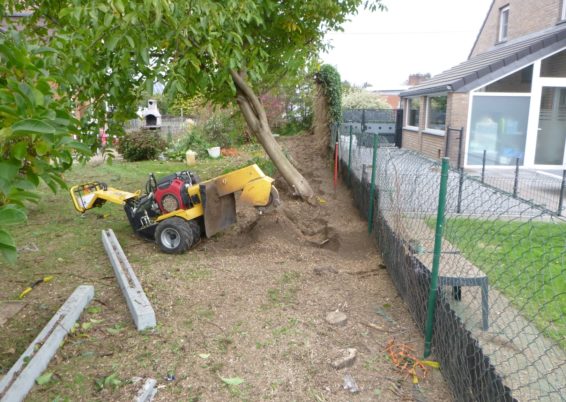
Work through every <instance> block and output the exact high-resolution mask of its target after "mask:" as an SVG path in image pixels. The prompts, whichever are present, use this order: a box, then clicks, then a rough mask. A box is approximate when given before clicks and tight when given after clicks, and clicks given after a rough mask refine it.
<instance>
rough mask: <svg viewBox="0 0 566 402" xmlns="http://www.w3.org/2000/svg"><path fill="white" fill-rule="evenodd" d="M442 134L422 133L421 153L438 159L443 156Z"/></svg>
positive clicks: (443, 138) (443, 137)
mask: <svg viewBox="0 0 566 402" xmlns="http://www.w3.org/2000/svg"><path fill="white" fill-rule="evenodd" d="M444 140H445V136H444V135H434V134H427V133H422V151H421V152H422V153H423V155H425V156H428V157H429V158H435V159H439V158H442V157H443V156H444Z"/></svg>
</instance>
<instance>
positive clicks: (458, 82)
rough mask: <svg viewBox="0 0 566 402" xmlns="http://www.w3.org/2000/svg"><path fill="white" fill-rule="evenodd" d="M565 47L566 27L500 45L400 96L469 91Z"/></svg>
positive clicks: (562, 26) (558, 27) (560, 26)
mask: <svg viewBox="0 0 566 402" xmlns="http://www.w3.org/2000/svg"><path fill="white" fill-rule="evenodd" d="M563 48H566V24H560V25H557V26H554V27H552V28H549V29H545V30H544V31H539V32H536V33H534V34H529V35H526V36H523V37H521V38H517V39H514V40H511V41H508V42H505V43H502V44H498V45H496V46H494V47H493V48H492V49H491V50H489V51H487V52H485V53H481V54H479V55H477V56H474V57H472V58H470V59H468V60H467V61H465V62H463V63H461V64H459V65H457V66H455V67H453V68H451V69H449V70H446V71H444V72H442V73H440V74H438V75H435V76H434V77H432V78H431V79H429V80H427V81H425V82H423V83H422V84H420V85H417V86H414V87H412V88H410V89H409V90H407V91H404V92H402V93H401V96H416V95H426V94H430V93H435V92H468V91H470V90H472V89H475V88H478V87H480V86H482V85H485V84H487V83H489V82H491V81H493V80H495V79H497V78H499V77H503V76H505V75H507V74H509V73H511V72H513V71H516V70H519V69H521V68H523V67H525V66H527V65H529V64H531V63H533V62H534V61H536V60H538V59H541V58H543V57H545V56H548V55H549V54H551V53H553V52H556V51H559V50H561V49H563Z"/></svg>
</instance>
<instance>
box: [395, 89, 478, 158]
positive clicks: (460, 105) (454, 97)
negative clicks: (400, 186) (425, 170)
mask: <svg viewBox="0 0 566 402" xmlns="http://www.w3.org/2000/svg"><path fill="white" fill-rule="evenodd" d="M425 101H426V97H421V103H422V105H423V107H422V108H421V111H420V114H419V119H420V122H419V129H418V131H414V130H408V129H404V130H403V148H407V149H412V150H415V151H418V152H421V153H422V154H423V155H426V156H428V157H430V158H435V159H436V158H441V157H444V156H448V157H449V158H450V161H451V164H452V166H456V163H457V160H458V133H456V132H451V133H450V141H449V147H450V149H449V150H448V155H445V151H446V135H435V134H430V133H427V132H426V131H425V124H426V122H425V118H426V110H425V106H424V105H425ZM468 105H469V95H468V94H467V93H449V94H448V102H447V106H446V126H447V127H452V128H454V129H460V128H462V127H463V128H464V137H463V138H462V141H463V144H465V140H466V127H467V121H468ZM462 151H463V150H462ZM462 162H463V158H462Z"/></svg>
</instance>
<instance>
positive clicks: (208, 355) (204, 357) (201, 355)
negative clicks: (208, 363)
mask: <svg viewBox="0 0 566 402" xmlns="http://www.w3.org/2000/svg"><path fill="white" fill-rule="evenodd" d="M198 357H200V358H201V359H208V358H209V357H210V353H201V354H199V355H198Z"/></svg>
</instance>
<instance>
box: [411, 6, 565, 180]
mask: <svg viewBox="0 0 566 402" xmlns="http://www.w3.org/2000/svg"><path fill="white" fill-rule="evenodd" d="M401 97H402V106H403V109H404V119H405V120H404V122H403V133H402V140H403V147H404V148H409V149H414V150H417V151H419V152H421V153H423V154H425V155H427V156H430V157H433V158H439V157H442V156H448V157H450V159H451V161H452V163H453V164H455V163H456V162H455V161H457V156H458V151H459V148H460V144H459V138H458V137H459V134H458V132H456V131H453V130H449V128H452V129H460V128H463V136H462V143H461V144H462V145H461V148H462V165H463V166H464V167H474V166H479V165H481V164H482V160H483V158H484V156H485V159H486V165H488V166H497V167H505V166H514V165H515V163H516V160H517V158H519V161H520V165H521V166H523V167H525V168H537V169H565V168H566V0H538V1H531V0H494V1H493V2H492V4H491V6H490V9H489V11H488V13H487V16H486V18H485V21H484V23H483V26H482V28H481V30H480V32H479V34H478V36H477V38H476V41H475V44H474V46H473V48H472V50H471V52H470V55H469V58H468V60H467V61H465V62H463V63H461V64H460V65H458V66H455V67H453V68H451V69H450V70H447V71H445V72H443V73H440V74H438V75H436V76H434V77H432V78H431V79H429V80H427V81H425V82H424V83H422V84H420V85H417V86H414V87H411V88H410V89H409V90H407V91H405V92H402V93H401Z"/></svg>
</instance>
